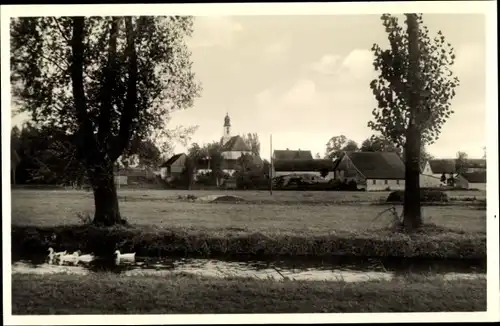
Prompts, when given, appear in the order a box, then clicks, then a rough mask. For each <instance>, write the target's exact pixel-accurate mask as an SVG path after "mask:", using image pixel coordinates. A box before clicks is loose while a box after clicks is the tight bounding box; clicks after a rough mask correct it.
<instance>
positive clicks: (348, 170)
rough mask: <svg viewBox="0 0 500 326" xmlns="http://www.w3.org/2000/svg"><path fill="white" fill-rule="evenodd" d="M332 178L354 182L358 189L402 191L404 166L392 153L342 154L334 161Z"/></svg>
mask: <svg viewBox="0 0 500 326" xmlns="http://www.w3.org/2000/svg"><path fill="white" fill-rule="evenodd" d="M334 178H335V179H337V180H339V181H342V182H350V181H352V180H354V181H355V182H356V184H357V186H358V189H364V190H366V191H374V190H386V189H390V190H402V189H404V187H405V166H404V164H403V161H402V160H401V158H400V157H399V156H398V155H397V154H396V153H393V152H344V153H343V154H342V155H341V157H340V158H339V159H338V160H336V161H335V165H334Z"/></svg>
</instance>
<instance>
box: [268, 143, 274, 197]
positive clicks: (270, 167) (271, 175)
mask: <svg viewBox="0 0 500 326" xmlns="http://www.w3.org/2000/svg"><path fill="white" fill-rule="evenodd" d="M269 144H270V145H271V146H270V148H269V161H270V162H269V194H270V195H271V196H272V195H273V134H271V135H270V136H269Z"/></svg>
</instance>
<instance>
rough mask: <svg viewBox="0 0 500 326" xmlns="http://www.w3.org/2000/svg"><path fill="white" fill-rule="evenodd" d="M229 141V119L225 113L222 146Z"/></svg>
mask: <svg viewBox="0 0 500 326" xmlns="http://www.w3.org/2000/svg"><path fill="white" fill-rule="evenodd" d="M229 139H231V118H229V115H228V114H227V113H226V117H225V118H224V132H223V134H222V145H224V144H225V143H227V142H228V140H229Z"/></svg>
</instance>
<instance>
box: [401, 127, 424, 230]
mask: <svg viewBox="0 0 500 326" xmlns="http://www.w3.org/2000/svg"><path fill="white" fill-rule="evenodd" d="M420 143H421V141H420V135H419V133H418V129H417V128H416V126H415V125H414V124H411V125H410V127H409V128H408V133H407V137H406V143H405V158H406V160H405V195H404V208H403V226H404V228H405V229H406V230H408V231H412V230H415V229H418V228H419V227H420V226H421V225H422V209H421V203H420V159H419V156H420V155H419V150H418V149H419V147H420Z"/></svg>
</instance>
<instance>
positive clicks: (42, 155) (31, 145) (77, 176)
mask: <svg viewBox="0 0 500 326" xmlns="http://www.w3.org/2000/svg"><path fill="white" fill-rule="evenodd" d="M11 143H12V144H13V145H12V150H15V152H16V153H17V154H18V157H19V161H18V165H17V166H16V172H15V178H16V183H21V184H26V183H37V184H54V185H55V184H57V185H64V184H73V183H77V184H78V185H81V184H82V183H83V180H84V179H85V175H86V172H85V169H84V167H83V165H82V164H81V162H80V161H79V160H78V159H77V158H76V154H75V151H76V149H75V147H74V146H73V144H72V143H71V141H70V138H69V137H68V135H66V134H64V133H62V132H60V131H59V130H57V129H56V130H53V129H51V128H49V127H40V128H37V127H36V126H34V125H32V124H29V123H27V124H25V126H24V127H23V128H22V129H21V130H19V129H18V128H17V127H14V128H13V130H12V133H11ZM14 144H15V145H14ZM14 146H15V147H14Z"/></svg>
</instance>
